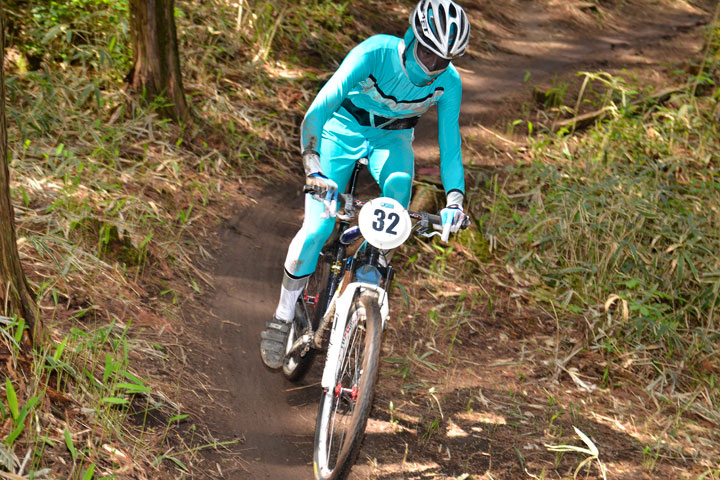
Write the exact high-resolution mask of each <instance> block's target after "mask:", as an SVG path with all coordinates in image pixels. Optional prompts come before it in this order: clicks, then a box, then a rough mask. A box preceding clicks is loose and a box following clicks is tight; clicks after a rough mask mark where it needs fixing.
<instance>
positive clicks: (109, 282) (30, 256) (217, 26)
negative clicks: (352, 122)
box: [0, 0, 351, 479]
mask: <svg viewBox="0 0 720 480" xmlns="http://www.w3.org/2000/svg"><path fill="white" fill-rule="evenodd" d="M3 8H4V10H5V12H4V13H5V23H6V29H7V32H8V34H7V41H6V44H7V48H6V65H5V68H6V77H7V92H8V98H7V107H6V109H7V117H8V124H9V138H8V146H9V150H10V152H11V158H10V168H11V171H12V172H13V181H12V184H11V189H12V196H13V199H12V200H13V203H14V205H15V212H16V228H17V232H18V237H19V239H18V247H19V251H20V254H21V258H22V260H23V264H24V265H25V268H26V272H27V276H28V279H29V281H30V284H31V286H32V288H33V289H34V291H35V292H36V293H37V296H38V301H39V304H40V305H41V309H42V312H43V319H44V322H45V325H46V327H47V329H48V331H49V332H50V342H49V343H48V344H47V345H44V346H41V347H39V348H38V349H37V350H36V351H35V352H34V354H33V356H32V358H26V357H25V356H24V355H22V354H21V353H20V349H19V343H18V342H19V338H20V335H21V332H22V330H23V328H24V323H23V322H22V320H18V319H15V318H9V317H3V320H2V321H3V324H4V327H5V328H4V330H2V332H3V345H4V346H5V349H4V352H6V353H3V355H5V357H4V358H7V359H8V362H9V363H7V365H8V366H9V367H8V368H6V369H5V370H6V375H7V379H8V381H7V384H6V385H5V388H4V390H5V394H4V395H3V397H4V398H3V401H2V402H0V407H2V408H0V420H2V422H3V424H4V425H5V427H4V430H7V431H6V432H4V433H5V435H4V438H5V442H4V445H3V446H2V447H1V448H0V458H2V465H3V467H2V468H3V469H4V470H6V471H8V472H10V473H13V474H16V475H21V476H23V475H29V477H30V478H83V479H91V478H103V477H108V476H110V475H113V474H116V475H117V474H122V473H123V472H128V471H132V470H134V469H138V468H140V469H143V470H148V471H152V470H157V469H161V468H175V469H176V470H177V473H176V474H173V477H174V478H179V477H178V476H183V475H186V474H188V472H189V471H190V469H191V468H192V460H193V455H195V454H196V451H197V450H198V449H199V448H201V447H198V446H197V445H194V443H203V444H206V445H205V446H206V447H207V446H210V447H214V446H217V445H218V443H217V442H216V441H210V442H208V441H207V439H201V438H199V437H202V434H198V439H197V440H194V439H193V438H194V436H195V435H194V434H193V433H192V432H194V431H195V427H194V426H191V427H190V428H189V430H188V426H187V425H186V426H184V427H182V428H183V432H184V434H183V435H182V437H180V436H179V435H173V434H172V432H173V431H175V430H176V429H178V428H181V427H180V425H179V422H180V420H183V419H184V418H186V417H187V414H185V413H183V412H181V411H180V406H179V405H177V404H176V403H175V402H174V401H173V400H172V398H173V397H174V396H175V395H176V394H177V392H178V389H179V388H180V386H179V385H178V384H177V382H175V380H174V379H172V380H168V379H164V378H162V377H155V378H153V377H152V376H151V375H150V374H149V373H148V369H149V368H150V367H149V366H148V364H147V363H148V362H147V360H148V359H151V360H152V361H159V362H164V361H165V360H167V359H168V358H169V357H170V356H172V355H175V352H174V351H173V349H172V348H166V347H164V346H163V345H166V344H174V343H177V341H176V339H175V338H174V337H171V338H168V337H167V336H168V335H170V336H172V335H173V333H172V332H173V329H172V328H169V329H168V328H166V327H167V325H168V323H167V320H163V319H164V318H167V319H170V320H172V319H174V318H177V317H178V316H179V315H180V314H181V313H180V312H181V310H182V309H183V307H184V305H186V304H187V302H188V301H189V300H190V299H191V298H192V297H193V296H194V295H198V294H201V293H202V292H203V290H204V288H205V287H206V285H208V284H209V283H210V282H211V279H210V278H209V276H208V275H207V273H205V272H204V271H203V270H202V269H200V268H198V262H203V261H206V260H208V259H209V258H210V255H209V253H208V252H207V251H206V249H205V246H206V245H205V244H204V243H203V242H202V241H200V240H198V238H197V236H198V234H202V233H203V232H204V231H206V230H205V229H206V227H209V226H211V225H212V224H213V222H214V221H216V219H217V217H218V216H220V215H222V214H223V208H222V207H221V206H220V205H221V202H222V201H223V200H225V199H226V198H227V197H228V196H229V195H230V194H231V193H229V192H234V191H235V190H237V189H238V188H239V187H240V188H242V184H243V181H244V179H248V178H255V179H260V178H261V177H260V176H259V174H260V173H262V172H263V171H266V170H267V169H268V168H273V169H275V172H276V173H279V174H281V175H282V174H283V173H289V172H290V171H291V168H292V167H291V166H289V165H290V164H291V163H290V162H288V161H287V159H288V158H290V157H291V156H294V155H295V154H296V152H295V143H296V137H297V132H296V125H295V123H294V122H293V119H294V117H296V116H297V115H299V114H300V113H298V112H301V111H302V110H303V105H306V104H308V103H309V100H308V99H309V98H310V97H309V95H310V90H311V89H314V87H315V86H316V85H317V78H316V76H315V75H313V74H312V73H306V72H304V71H300V70H299V69H297V68H296V64H295V62H297V63H299V62H300V60H299V58H298V54H297V53H292V54H291V53H290V52H300V53H302V52H306V53H307V52H312V55H316V56H317V57H316V61H317V63H320V64H322V65H326V64H327V63H328V62H331V59H337V58H338V57H341V55H342V54H343V53H344V50H345V41H347V42H349V41H350V40H349V39H348V37H347V36H345V34H344V33H343V32H342V29H343V27H344V26H345V24H346V22H348V21H350V19H351V17H350V16H349V13H348V12H347V4H343V3H336V2H329V1H308V2H301V3H300V4H298V5H295V6H293V8H289V7H288V6H287V5H285V4H284V3H283V2H272V1H257V2H240V4H239V8H238V3H237V2H231V1H225V0H214V1H211V2H205V3H204V4H196V3H194V2H183V1H179V2H176V22H177V25H178V36H179V43H180V52H181V57H182V59H181V61H182V64H183V75H184V84H185V88H186V94H187V95H188V98H189V99H190V104H191V109H192V114H193V120H192V122H190V123H189V124H188V125H175V124H172V123H169V122H168V121H167V120H165V119H163V118H161V117H159V116H158V115H157V114H156V113H155V107H156V106H159V105H161V104H162V102H163V99H162V98H160V99H158V100H156V101H155V102H154V103H153V102H146V101H145V100H144V99H143V98H142V96H141V94H140V93H139V92H133V91H130V90H129V89H128V87H127V85H126V83H125V81H126V78H128V75H129V72H130V69H131V67H132V52H131V50H132V49H131V44H130V32H129V31H128V29H129V25H130V22H129V19H128V4H127V2H126V1H110V0H73V1H69V2H55V1H52V2H41V3H36V2H26V1H23V0H17V1H11V2H3ZM278 52H281V53H282V55H280V54H278ZM281 56H282V57H283V58H285V59H286V60H285V62H284V63H283V62H280V61H278V60H276V58H280V57H281ZM304 60H305V59H304ZM323 71H324V70H323ZM210 207H212V208H210ZM16 332H17V333H16ZM162 335H165V337H164V339H163V337H161V336H162ZM150 370H152V368H150ZM148 419H152V421H150V422H149V420H148ZM148 422H149V423H148ZM8 429H9V430H8ZM188 431H189V432H191V433H190V434H188V433H187V432H188ZM171 439H172V442H171Z"/></svg>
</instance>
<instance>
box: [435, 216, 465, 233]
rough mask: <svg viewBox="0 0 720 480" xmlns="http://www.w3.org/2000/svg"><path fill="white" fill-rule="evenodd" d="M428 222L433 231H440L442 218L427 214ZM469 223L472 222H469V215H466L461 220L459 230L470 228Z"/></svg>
mask: <svg viewBox="0 0 720 480" xmlns="http://www.w3.org/2000/svg"><path fill="white" fill-rule="evenodd" d="M428 220H429V221H430V225H432V227H433V228H434V229H435V230H442V217H441V216H440V215H433V214H430V213H429V214H428ZM471 223H472V221H471V220H470V215H467V214H466V215H465V218H464V219H463V222H462V225H460V229H461V230H465V229H466V228H468V227H469V226H470V224H471Z"/></svg>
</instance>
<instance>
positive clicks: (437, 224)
mask: <svg viewBox="0 0 720 480" xmlns="http://www.w3.org/2000/svg"><path fill="white" fill-rule="evenodd" d="M303 193H310V194H313V193H322V192H318V190H317V189H316V188H315V187H313V186H312V185H304V186H303ZM347 197H350V195H345V194H339V195H338V202H339V203H340V204H341V205H343V208H344V206H345V203H346V202H347ZM350 198H352V197H350ZM366 203H367V202H366V201H364V200H357V199H355V198H353V208H355V207H358V208H360V207H362V206H363V205H365V204H366ZM408 214H409V215H410V218H412V219H414V220H418V221H423V220H425V219H426V218H427V221H428V223H429V225H428V227H432V228H434V229H435V230H442V218H441V217H440V215H436V214H433V213H428V212H411V211H410V210H408ZM469 226H470V216H469V215H467V214H465V218H464V219H463V223H462V225H460V228H461V229H466V228H468V227H469Z"/></svg>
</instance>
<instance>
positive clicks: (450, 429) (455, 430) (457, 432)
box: [445, 420, 470, 438]
mask: <svg viewBox="0 0 720 480" xmlns="http://www.w3.org/2000/svg"><path fill="white" fill-rule="evenodd" d="M469 435H470V434H469V433H467V432H466V431H465V430H463V429H462V428H460V427H458V426H457V424H455V422H453V421H452V420H448V424H447V428H446V429H445V436H446V437H448V438H462V437H467V436H469Z"/></svg>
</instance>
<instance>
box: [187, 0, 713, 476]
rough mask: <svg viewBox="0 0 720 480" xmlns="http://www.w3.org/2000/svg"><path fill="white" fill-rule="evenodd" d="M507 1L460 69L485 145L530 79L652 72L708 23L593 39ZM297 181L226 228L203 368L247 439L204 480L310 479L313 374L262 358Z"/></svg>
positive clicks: (678, 18)
mask: <svg viewBox="0 0 720 480" xmlns="http://www.w3.org/2000/svg"><path fill="white" fill-rule="evenodd" d="M467 3H470V2H467ZM511 3H512V5H513V6H514V9H513V11H512V13H513V16H512V22H509V23H507V24H506V25H504V27H505V28H506V33H507V36H506V37H505V38H503V37H502V36H501V35H497V37H496V38H494V39H493V44H494V46H495V49H494V50H493V51H492V52H491V53H489V54H483V55H482V56H480V55H474V56H468V57H467V58H464V59H463V60H462V61H461V62H460V63H459V66H460V68H461V73H462V76H463V83H464V102H463V113H462V118H461V124H462V129H463V134H464V136H466V137H468V136H473V137H475V138H476V139H478V141H479V142H482V141H483V139H485V138H486V135H487V134H486V132H484V131H483V130H482V129H480V128H478V127H477V124H478V123H480V124H483V125H487V126H493V125H497V124H500V123H503V122H507V121H508V120H510V119H512V118H515V117H513V115H519V114H518V113H517V112H518V110H519V106H520V104H521V103H522V102H523V101H527V100H528V99H529V94H528V87H527V85H526V84H525V83H524V81H523V79H524V77H525V75H526V72H529V73H530V75H531V78H532V79H534V80H537V81H540V80H545V81H547V80H548V79H550V78H552V76H553V75H555V74H557V75H563V74H568V73H573V72H575V71H578V70H582V69H591V68H601V67H607V68H612V67H621V66H628V67H631V66H637V65H648V66H649V67H657V66H659V65H661V64H662V63H663V62H664V61H665V60H666V59H667V58H668V55H667V53H668V52H669V51H672V56H673V57H677V56H678V54H679V53H681V54H682V53H683V52H684V55H686V56H689V55H690V54H691V53H692V52H694V51H696V50H697V48H698V46H699V41H698V40H697V37H698V35H697V32H690V33H688V30H689V29H692V28H694V27H696V26H697V25H699V24H702V23H704V22H707V21H708V18H707V16H703V15H701V14H700V13H693V12H691V11H689V10H688V9H687V7H685V8H684V9H680V8H678V9H677V10H675V11H667V10H666V11H665V12H663V19H664V20H662V21H660V20H653V19H652V18H651V16H645V17H643V18H641V19H639V20H638V21H641V22H642V23H641V24H639V25H636V26H635V28H632V29H631V28H630V27H629V26H628V27H622V28H621V29H619V30H613V31H606V32H602V31H597V32H594V33H593V32H590V31H589V30H584V29H582V28H580V27H576V28H575V29H573V30H570V29H568V26H569V25H570V24H568V23H567V22H565V21H563V19H562V18H557V15H558V10H555V11H547V10H543V9H542V8H540V6H538V5H536V4H535V3H534V2H511ZM678 3H680V2H678ZM472 11H474V12H477V11H476V10H472ZM691 40H692V41H691ZM663 52H665V53H663ZM434 123H435V119H434V115H433V116H430V120H428V119H423V121H422V122H421V124H420V126H419V128H418V131H417V138H418V139H422V140H418V141H417V142H416V147H417V156H418V161H419V162H421V163H423V164H427V165H431V164H432V163H431V161H432V159H433V158H436V153H435V152H436V149H435V147H434V139H435V138H436V136H435V126H434ZM298 182H299V179H294V180H292V181H289V182H288V183H287V184H285V185H275V186H273V187H272V188H267V189H265V190H264V191H258V192H256V193H255V194H253V195H250V196H251V198H252V197H254V199H255V201H256V203H255V202H254V203H253V204H252V205H251V206H248V207H242V208H239V211H238V212H237V215H236V216H235V218H233V219H232V220H231V221H230V222H229V225H228V226H227V227H226V228H224V229H223V230H222V231H221V232H220V239H221V244H222V245H221V248H220V254H219V255H218V259H217V260H218V262H217V267H216V269H215V272H214V273H215V282H216V288H215V290H214V292H213V294H212V297H211V298H212V300H211V301H210V308H211V309H212V311H213V313H214V315H215V318H214V319H213V320H211V321H210V325H209V328H206V329H204V331H205V336H206V337H207V338H206V340H207V341H208V342H209V344H211V345H213V346H214V347H215V348H214V350H212V351H207V352H205V355H207V356H208V358H207V359H206V361H205V362H204V365H198V366H197V368H198V369H200V370H202V371H203V372H204V374H205V375H206V377H207V378H208V379H209V380H210V381H211V382H213V383H214V384H213V385H211V390H212V392H213V393H212V397H213V401H214V405H205V406H204V408H203V409H202V410H203V412H204V414H205V415H207V418H208V424H207V428H208V429H209V430H210V432H211V433H212V435H213V436H214V437H215V438H217V439H219V440H227V439H230V438H234V437H236V438H241V439H242V441H241V442H240V443H239V444H238V445H236V446H234V447H231V454H230V455H226V454H223V455H218V454H216V453H212V452H208V453H203V454H204V455H206V461H207V463H206V464H207V466H208V475H207V478H228V479H244V478H251V479H255V478H257V479H263V478H272V479H284V480H294V479H307V478H311V477H312V467H311V460H312V438H313V430H314V419H315V409H316V401H317V398H318V396H319V393H318V386H317V381H318V378H317V377H318V372H317V369H316V371H314V372H311V374H310V375H309V378H308V380H307V382H306V383H303V384H301V385H300V387H304V388H299V389H298V388H296V387H297V386H295V385H291V384H290V383H288V382H286V381H285V380H284V379H283V377H282V375H281V374H279V373H272V372H270V371H268V370H267V369H265V368H264V367H263V365H262V364H261V361H260V357H259V354H258V338H259V334H260V331H261V330H262V328H263V324H264V322H265V321H266V320H267V319H269V318H270V317H271V315H272V313H273V309H274V306H275V302H276V299H277V294H278V288H279V284H280V280H281V275H282V262H283V259H284V255H285V252H286V248H287V245H288V243H289V241H290V239H291V237H292V235H293V234H294V232H295V231H296V229H297V228H298V227H299V225H300V222H301V215H302V201H301V198H300V197H299V196H298V195H297V194H296V193H295V192H296V191H297V190H298V189H299V183H298ZM219 405H224V407H220V406H219ZM368 441H369V442H372V441H373V440H372V439H369V440H368ZM379 460H380V461H382V458H380V459H379ZM366 468H367V467H362V466H360V467H359V468H357V469H356V470H355V473H354V477H355V478H367V476H366V475H367V474H366V473H365V472H366Z"/></svg>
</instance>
